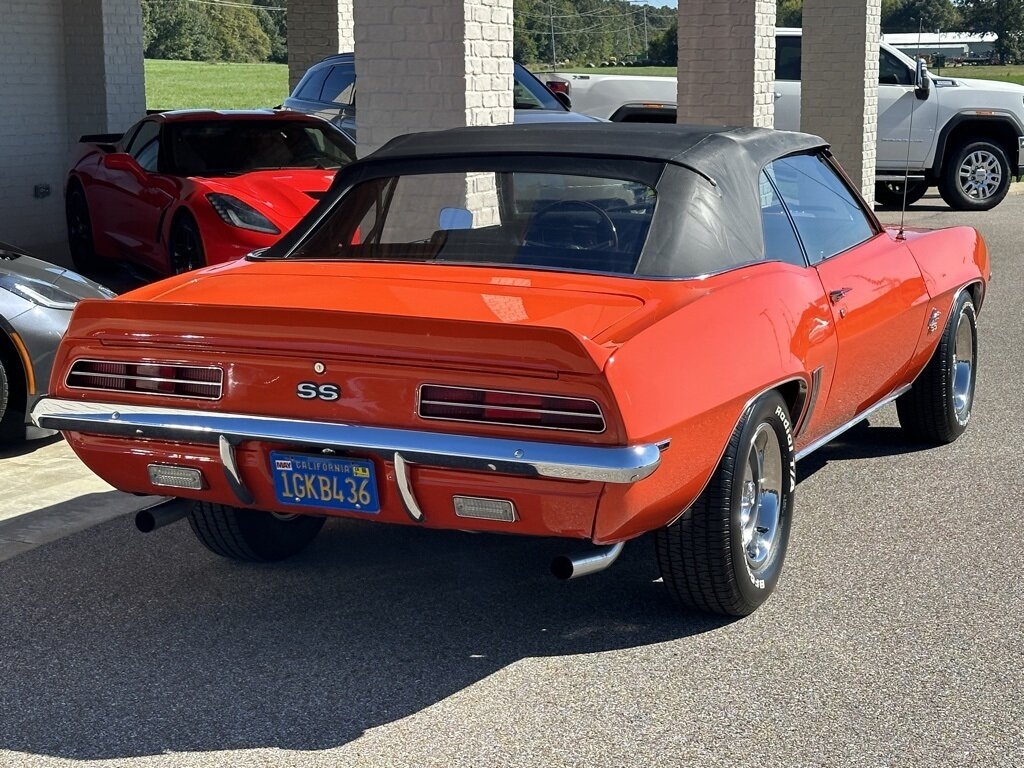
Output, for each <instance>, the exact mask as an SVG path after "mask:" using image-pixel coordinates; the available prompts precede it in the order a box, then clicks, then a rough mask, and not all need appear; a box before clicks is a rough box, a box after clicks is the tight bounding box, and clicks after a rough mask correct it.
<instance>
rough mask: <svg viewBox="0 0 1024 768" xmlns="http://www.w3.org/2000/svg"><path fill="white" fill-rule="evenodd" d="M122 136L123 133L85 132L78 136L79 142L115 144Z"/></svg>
mask: <svg viewBox="0 0 1024 768" xmlns="http://www.w3.org/2000/svg"><path fill="white" fill-rule="evenodd" d="M122 138H124V134H123V133H87V134H85V135H84V136H80V137H79V138H78V143H79V144H116V143H117V142H119V141H120V140H121V139H122Z"/></svg>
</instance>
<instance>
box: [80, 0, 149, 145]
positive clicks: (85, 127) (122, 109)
mask: <svg viewBox="0 0 1024 768" xmlns="http://www.w3.org/2000/svg"><path fill="white" fill-rule="evenodd" d="M63 21H64V70H65V78H66V83H67V110H68V112H67V114H68V133H69V138H70V141H71V143H72V144H73V143H74V142H76V141H77V140H78V137H79V136H80V135H81V134H83V133H115V132H117V131H123V130H125V129H126V128H128V127H129V126H130V125H131V124H132V123H134V122H135V121H136V120H139V119H140V118H142V117H143V116H144V115H145V112H146V76H145V71H144V69H143V65H142V7H141V5H140V4H139V2H138V0H64V20H63Z"/></svg>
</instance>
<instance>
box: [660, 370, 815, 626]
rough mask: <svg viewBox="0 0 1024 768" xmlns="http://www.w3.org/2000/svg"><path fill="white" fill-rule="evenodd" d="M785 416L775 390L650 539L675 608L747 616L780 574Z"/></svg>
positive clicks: (787, 475)
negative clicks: (685, 503) (700, 487)
mask: <svg viewBox="0 0 1024 768" xmlns="http://www.w3.org/2000/svg"><path fill="white" fill-rule="evenodd" d="M795 462H796V459H795V454H794V450H793V434H792V424H791V415H790V413H789V409H788V407H787V405H786V402H785V401H784V400H783V399H782V396H781V395H780V394H779V393H778V392H776V391H774V390H773V391H770V392H767V393H765V394H763V395H761V396H760V397H759V398H757V399H756V400H755V401H754V402H753V403H752V404H751V405H750V406H748V407H747V409H746V411H745V412H744V413H743V415H742V416H741V417H740V420H739V424H737V426H736V429H735V431H734V432H733V434H732V437H731V438H730V440H729V444H728V445H727V446H726V449H725V453H724V455H723V456H722V459H721V461H720V462H719V465H718V467H717V469H715V472H714V474H713V475H712V476H711V480H710V482H708V485H707V487H706V488H705V489H704V492H703V493H702V494H701V495H700V497H699V498H698V499H697V500H696V501H695V502H694V503H693V505H692V506H691V507H690V508H689V509H687V510H686V511H685V512H683V514H682V515H681V516H680V517H679V518H678V519H677V520H676V521H675V522H673V523H672V524H670V525H668V526H666V527H665V528H662V529H660V530H658V531H656V532H655V546H656V552H657V556H658V565H659V567H660V569H661V575H662V579H663V580H664V582H665V585H666V586H667V587H668V589H669V592H670V593H671V594H672V596H673V597H674V598H675V599H676V601H677V602H678V603H679V604H680V605H682V606H685V607H687V608H692V609H696V610H700V611H707V612H710V613H718V614H722V615H725V616H746V615H747V614H749V613H752V612H753V611H754V610H755V609H757V608H758V606H760V605H761V604H762V603H764V601H765V600H767V599H768V597H769V596H770V595H771V593H772V591H773V590H774V589H775V586H776V584H778V581H779V576H780V575H781V573H782V566H783V562H784V560H785V557H786V549H787V547H788V545H789V531H790V527H791V523H792V516H793V502H794V498H795V492H796V488H795V486H796V463H795Z"/></svg>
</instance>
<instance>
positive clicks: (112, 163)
mask: <svg viewBox="0 0 1024 768" xmlns="http://www.w3.org/2000/svg"><path fill="white" fill-rule="evenodd" d="M103 167H104V168H106V169H107V170H110V171H127V172H128V173H130V174H132V175H133V176H136V177H137V178H140V179H142V178H145V176H146V172H145V171H144V170H142V166H141V165H139V164H138V162H137V161H136V160H135V158H134V157H132V156H131V155H129V154H127V153H126V152H111V153H110V154H109V155H104V156H103Z"/></svg>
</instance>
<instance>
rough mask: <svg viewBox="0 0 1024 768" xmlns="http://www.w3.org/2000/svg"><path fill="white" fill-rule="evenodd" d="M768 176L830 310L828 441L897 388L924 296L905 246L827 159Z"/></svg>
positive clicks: (809, 159)
mask: <svg viewBox="0 0 1024 768" xmlns="http://www.w3.org/2000/svg"><path fill="white" fill-rule="evenodd" d="M769 172H770V174H771V176H772V180H773V182H774V183H775V184H776V186H777V188H778V190H779V194H780V195H781V197H782V199H783V201H784V202H785V204H786V207H787V208H788V210H789V212H790V214H791V215H792V217H793V222H794V225H795V226H796V229H797V233H798V234H799V236H800V240H801V242H802V243H803V246H804V250H805V252H806V254H807V258H808V261H809V263H810V264H811V266H812V267H813V268H814V269H815V270H816V271H817V273H818V276H819V278H820V280H821V284H822V287H823V289H824V291H825V294H826V295H827V296H828V297H829V301H830V304H831V310H832V321H833V323H834V324H835V328H836V334H837V338H838V352H837V358H836V366H835V372H834V374H833V377H832V382H831V386H830V388H829V390H828V397H827V400H826V402H825V403H824V404H823V405H824V413H823V414H821V415H820V417H819V419H818V427H819V429H820V431H821V433H822V434H827V433H828V432H830V431H832V430H833V429H836V428H838V427H839V426H842V425H844V424H846V423H848V422H849V421H851V420H852V419H854V418H855V417H856V416H857V415H858V414H861V413H863V412H864V411H865V410H867V409H868V408H869V407H871V406H872V405H874V404H875V403H877V402H878V401H879V400H881V399H882V398H884V397H886V396H887V395H889V394H891V393H892V392H893V390H894V389H895V388H896V387H897V386H898V384H899V383H900V382H901V381H903V377H904V375H905V373H906V369H907V367H908V365H909V363H910V359H911V357H912V355H913V353H914V350H915V348H916V345H917V341H918V339H919V337H920V335H921V330H922V328H923V327H924V317H925V312H926V310H927V307H928V304H927V302H928V292H927V290H926V288H925V283H924V278H923V277H922V275H921V271H920V269H919V268H918V266H917V262H916V261H915V259H914V257H913V255H912V254H911V253H910V250H909V249H908V248H907V247H906V244H905V243H904V242H902V241H898V240H896V239H895V238H894V237H893V236H892V235H890V234H889V233H887V232H885V231H883V230H882V229H881V228H880V226H879V225H878V223H877V220H876V219H875V218H874V216H872V215H871V214H870V213H869V212H868V211H867V210H866V209H865V207H864V205H863V202H862V201H861V199H860V197H859V196H858V195H856V194H855V193H854V192H853V191H852V190H851V189H850V187H849V185H848V184H847V182H846V181H845V179H844V178H843V177H842V176H841V174H840V173H839V172H838V171H837V169H836V167H835V166H834V165H833V164H832V162H831V160H830V159H829V158H827V157H825V156H824V155H823V154H821V153H817V154H804V155H793V156H790V157H786V158H782V159H780V160H776V161H775V162H773V163H772V164H771V165H770V166H769ZM820 407H822V406H821V405H819V408H820Z"/></svg>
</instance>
